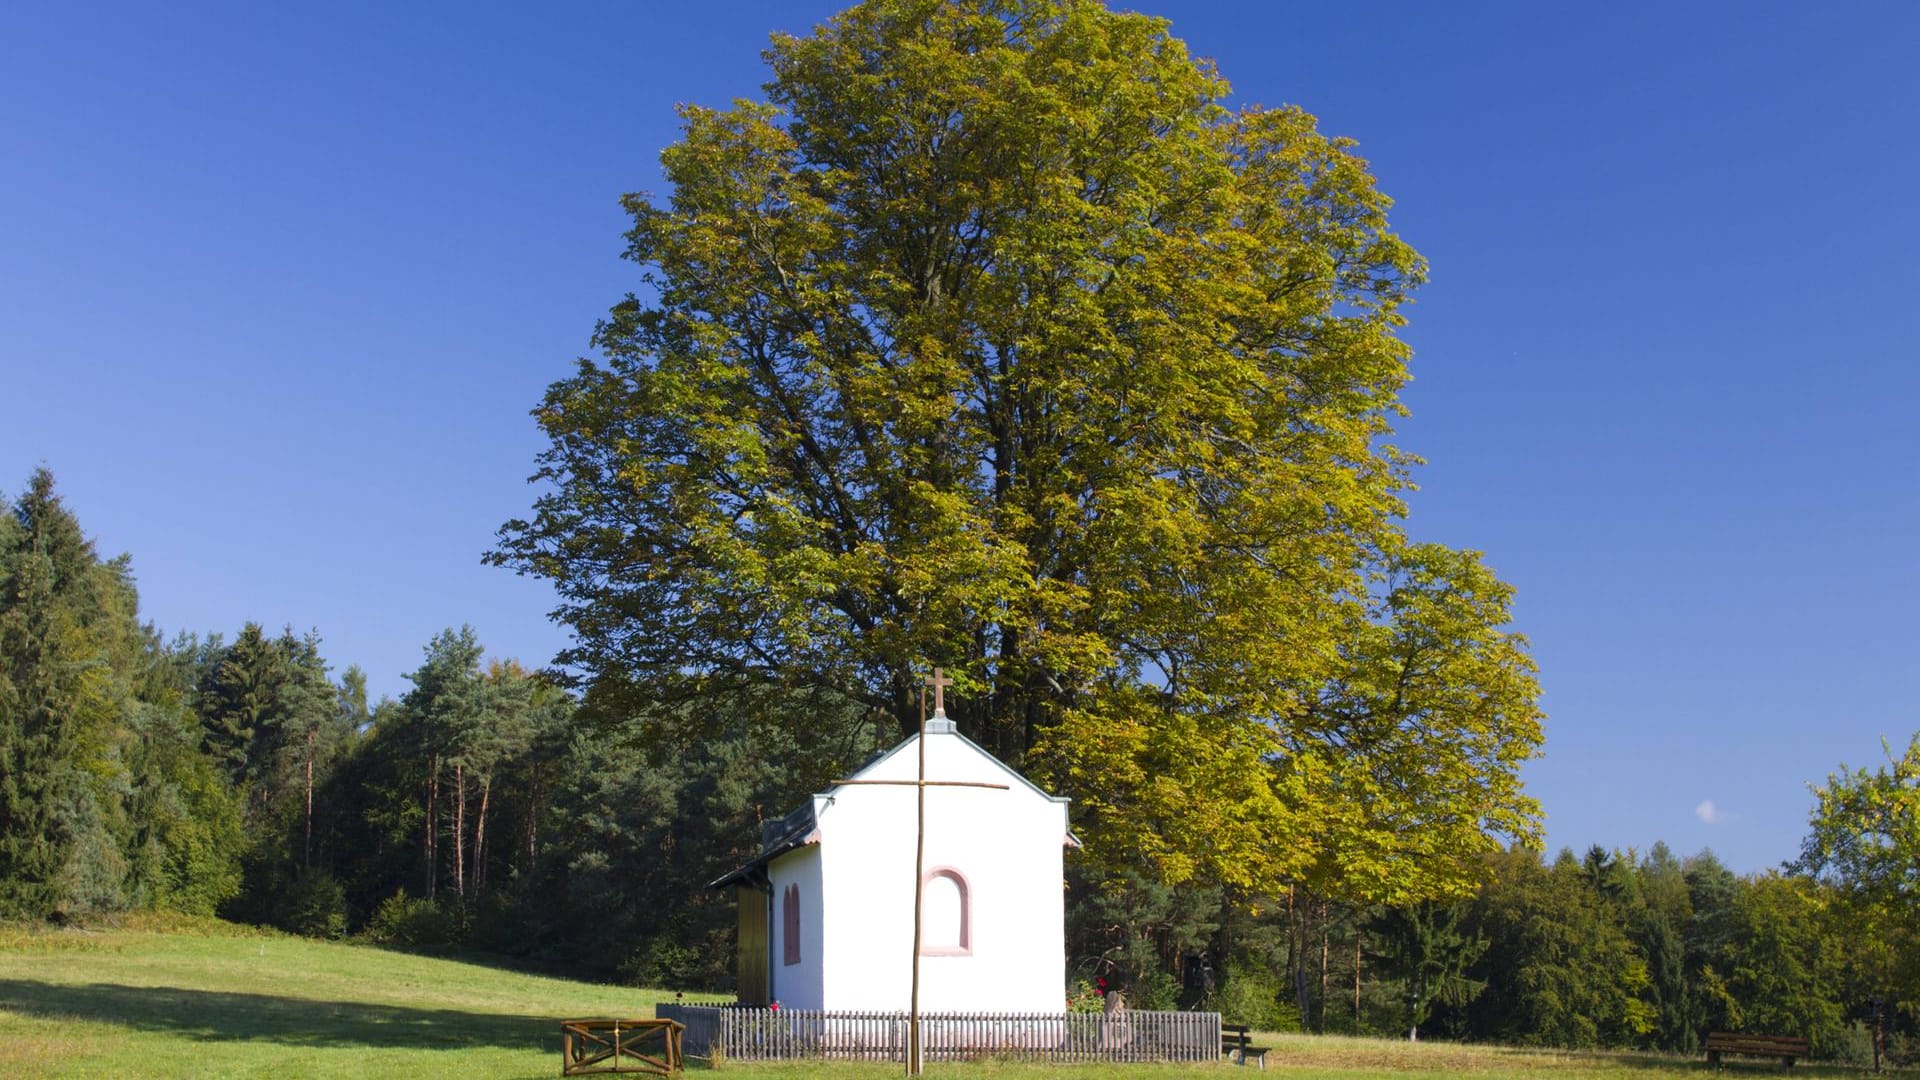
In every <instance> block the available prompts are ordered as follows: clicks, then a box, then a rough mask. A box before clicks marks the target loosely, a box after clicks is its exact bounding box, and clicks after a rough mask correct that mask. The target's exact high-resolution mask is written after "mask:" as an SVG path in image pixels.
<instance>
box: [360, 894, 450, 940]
mask: <svg viewBox="0 0 1920 1080" xmlns="http://www.w3.org/2000/svg"><path fill="white" fill-rule="evenodd" d="M366 934H367V937H369V938H371V939H372V940H374V941H376V942H378V943H380V944H382V945H395V946H399V947H401V948H409V949H419V948H440V947H443V946H447V945H452V944H454V943H455V942H457V941H459V940H460V920H459V919H458V918H457V917H455V916H454V915H453V914H452V913H451V912H449V911H447V910H446V909H445V908H443V907H441V906H440V905H439V904H437V903H435V902H433V901H432V900H427V899H423V898H419V897H412V896H408V895H407V890H405V889H401V890H400V891H399V892H397V893H394V894H393V895H392V896H389V897H387V898H386V899H385V900H382V901H381V902H380V906H379V907H378V908H377V909H375V910H374V913H373V918H372V919H370V920H368V921H367V930H366Z"/></svg>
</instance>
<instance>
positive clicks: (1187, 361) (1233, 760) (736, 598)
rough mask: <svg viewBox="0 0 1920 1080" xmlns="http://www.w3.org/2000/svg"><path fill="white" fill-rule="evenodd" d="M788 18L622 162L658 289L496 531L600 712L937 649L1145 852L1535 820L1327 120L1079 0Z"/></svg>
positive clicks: (1187, 863)
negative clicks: (543, 597) (663, 141)
mask: <svg viewBox="0 0 1920 1080" xmlns="http://www.w3.org/2000/svg"><path fill="white" fill-rule="evenodd" d="M767 58H768V62H769V64H770V65H771V67H772V69H773V77H772V81H771V82H770V83H769V84H768V97H769V99H770V100H769V101H768V102H766V103H749V102H742V103H738V104H736V105H734V106H733V107H731V108H727V109H710V108H698V107H687V108H685V109H684V110H683V116H684V121H685V128H684V136H683V138H682V139H681V140H680V141H679V142H678V143H676V144H675V145H673V146H671V147H669V148H668V149H667V150H666V151H665V153H664V154H663V155H662V162H663V165H664V167H665V171H666V175H667V177H668V180H669V182H670V183H671V186H672V191H671V194H670V196H668V197H666V198H664V199H653V198H649V197H645V196H638V195H636V196H630V197H629V198H628V199H627V201H626V205H627V208H628V210H629V211H630V212H631V213H632V215H633V219H634V227H633V230H632V232H631V233H630V234H629V239H630V249H629V256H630V258H632V259H633V260H634V261H635V262H636V263H638V264H640V265H641V266H642V267H643V268H644V270H645V274H646V278H647V281H648V284H649V288H648V290H647V291H646V294H645V295H646V299H644V300H642V299H639V298H634V299H630V300H629V301H627V302H625V303H623V304H621V305H619V306H618V307H617V308H616V309H615V310H614V311H613V313H612V316H611V318H610V319H609V320H608V322H607V323H606V324H605V325H604V326H603V327H602V329H601V331H600V333H599V334H598V337H597V344H598V346H599V348H600V350H601V355H600V356H599V357H597V358H595V359H592V360H585V361H582V363H581V365H580V368H579V370H578V372H577V373H576V374H575V375H574V376H573V377H572V378H569V379H566V380H563V381H561V382H558V383H555V384H554V385H553V386H552V387H551V389H550V390H549V393H548V395H547V398H546V401H545V403H544V405H543V406H542V407H541V408H540V409H539V410H538V416H539V418H540V421H541V423H542V424H543V425H544V427H545V428H546V431H547V433H548V435H549V436H550V437H551V438H552V440H553V443H552V448H551V449H550V450H549V451H548V452H547V453H546V454H545V455H544V458H543V474H544V476H545V477H546V478H547V479H548V480H550V481H551V482H552V484H553V488H552V491H551V493H550V494H549V495H547V496H546V497H544V498H542V499H541V500H540V502H539V503H538V505H537V507H536V511H537V512H536V514H535V515H534V517H533V520H531V521H525V522H513V523H509V524H508V525H507V527H506V528H505V529H504V530H503V537H504V544H503V548H502V550H501V551H500V552H498V553H497V554H496V556H495V558H496V559H497V560H498V561H499V562H502V563H505V564H508V565H513V566H516V567H519V568H521V569H523V570H527V571H530V572H533V573H537V574H541V575H544V576H548V577H551V578H554V579H555V580H556V582H557V584H558V585H559V587H560V589H561V592H562V595H563V596H564V597H566V602H567V605H568V607H567V610H566V612H565V616H566V618H567V619H568V621H570V622H571V623H572V624H573V627H574V629H575V630H576V633H577V636H578V647H577V649H576V650H575V651H574V652H573V653H571V654H570V655H569V659H570V660H571V661H572V662H574V663H576V664H579V665H580V666H582V667H583V668H585V669H587V670H589V671H591V672H592V673H593V674H594V675H595V679H594V683H593V689H592V691H591V692H590V693H589V695H588V705H589V707H590V708H599V709H604V710H605V711H606V712H607V713H608V714H609V715H617V716H622V717H625V716H631V715H633V714H634V713H635V712H637V711H638V710H639V709H641V708H644V707H646V706H648V705H650V704H651V703H652V702H653V701H655V700H657V699H658V698H659V696H660V695H661V693H662V687H669V686H673V685H675V684H679V683H684V682H686V681H687V680H689V679H692V680H693V681H694V685H693V686H691V687H687V689H688V690H690V691H694V692H698V691H701V690H705V689H709V688H711V686H712V685H715V684H719V685H733V684H736V683H738V682H740V681H748V682H752V681H767V682H778V683H780V684H782V685H788V686H826V687H831V688H835V689H837V690H840V691H842V692H845V693H846V694H848V695H849V696H851V697H854V698H856V699H858V700H861V701H863V702H865V703H867V704H868V705H870V706H873V707H875V708H877V709H880V710H883V711H884V712H885V713H887V714H890V715H891V716H892V718H893V719H894V721H895V722H896V723H904V722H906V721H908V720H909V718H911V717H912V716H913V715H914V712H915V710H914V707H913V694H914V692H915V687H916V685H917V681H918V677H919V676H918V668H919V665H922V664H923V663H939V664H944V665H945V666H946V667H947V668H948V670H949V671H951V672H953V674H954V676H955V678H956V680H957V686H956V688H955V694H954V696H953V697H952V698H950V701H952V702H953V703H954V704H953V705H952V707H951V710H950V711H951V712H952V713H953V715H954V716H955V719H956V720H957V721H958V722H959V723H960V725H961V729H962V730H963V731H964V732H966V733H968V734H969V735H972V736H973V737H975V738H977V739H979V740H980V741H981V742H983V743H985V744H986V745H987V746H989V747H990V748H991V749H993V750H995V751H996V752H997V753H999V754H1001V755H1002V756H1004V757H1006V758H1008V759H1010V760H1011V761H1012V762H1013V763H1014V764H1016V765H1019V766H1021V767H1023V768H1025V769H1027V770H1028V771H1029V772H1030V773H1032V774H1033V775H1035V776H1036V778H1037V779H1039V780H1040V781H1041V782H1042V783H1044V784H1047V785H1049V786H1051V787H1053V788H1055V789H1056V790H1059V791H1060V792H1062V793H1063V794H1066V795H1070V796H1072V797H1073V798H1074V799H1075V800H1076V806H1077V808H1078V813H1079V814H1080V815H1081V817H1080V818H1079V819H1077V820H1076V828H1077V829H1080V830H1081V835H1082V836H1083V837H1084V838H1085V839H1086V841H1087V845H1088V852H1087V857H1088V858H1091V859H1093V860H1095V861H1098V862H1103V863H1107V864H1111V865H1129V866H1139V867H1143V868H1145V869H1147V870H1149V871H1151V872H1152V873H1154V874H1155V875H1157V876H1158V877H1160V878H1161V879H1162V880H1165V881H1168V882H1178V881H1182V880H1187V879H1192V878H1197V879H1200V880H1203V881H1217V882H1222V883H1225V884H1228V885H1232V886H1235V887H1236V888H1238V889H1240V890H1244V891H1248V892H1259V891H1263V890H1272V889H1275V888H1280V887H1283V886H1284V884H1286V883H1288V882H1298V881H1301V880H1310V881H1312V882H1313V883H1314V884H1315V885H1316V886H1317V887H1319V888H1321V889H1323V890H1325V891H1329V892H1343V893H1347V894H1351V895H1354V896H1356V897H1363V898H1367V899H1370V900H1385V901H1399V900H1404V899H1407V898H1417V897H1420V896H1426V895H1434V894H1439V893H1448V892H1453V893H1458V892H1460V891H1462V890H1464V889H1465V888H1466V886H1467V885H1468V883H1469V881H1470V873H1471V870H1470V868H1471V866H1472V862H1471V856H1473V855H1474V854H1475V853H1477V852H1483V851H1487V850H1491V849H1493V848H1494V847H1496V846H1497V844H1496V838H1499V837H1507V838H1515V837H1518V838H1527V837H1531V836H1533V835H1534V834H1535V832H1536V830H1537V815H1538V808H1537V807H1536V806H1535V804H1534V803H1533V802H1532V801H1531V800H1530V799H1528V798H1526V797H1525V796H1524V795H1523V794H1522V793H1521V791H1520V788H1519V782H1518V779H1517V771H1518V767H1519V764H1520V762H1521V761H1522V760H1524V759H1525V758H1527V757H1528V756H1530V755H1531V754H1532V752H1533V751H1534V749H1535V748H1536V747H1537V745H1538V743H1539V741H1540V728H1539V723H1538V721H1539V713H1538V710H1537V709H1536V707H1535V698H1536V697H1537V688H1536V686H1535V683H1534V678H1533V669H1532V665H1531V663H1530V662H1529V661H1528V659H1527V657H1526V655H1525V653H1524V651H1523V648H1522V643H1521V642H1520V640H1519V639H1518V638H1517V637H1515V636H1514V635H1512V634H1510V633H1508V632H1506V631H1505V630H1504V629H1503V624H1504V623H1505V622H1506V619H1507V610H1508V601H1509V592H1510V591H1509V590H1508V588H1507V587H1506V586H1505V585H1504V584H1502V583H1501V582H1499V581H1498V579H1496V578H1495V577H1494V576H1493V575H1492V574H1491V572H1489V571H1488V570H1487V569H1486V568H1485V567H1484V566H1482V565H1481V564H1480V562H1479V561H1478V559H1477V557H1475V556H1473V555H1471V554H1468V553H1462V552H1455V551H1450V550H1446V549H1442V548H1436V547H1427V546H1419V545H1415V544H1412V543H1410V542H1409V541H1408V539H1407V538H1406V536H1405V535H1404V534H1403V533H1402V531H1401V527H1400V522H1399V518H1400V515H1401V513H1402V510H1403V506H1402V502H1401V494H1402V492H1403V491H1404V490H1405V489H1406V487H1407V485H1408V477H1407V470H1408V468H1409V467H1410V465H1411V464H1413V459H1411V458H1410V457H1408V456H1406V455H1404V454H1401V453H1400V452H1398V451H1397V450H1395V449H1393V448H1392V447H1391V446H1390V445H1388V444H1387V443H1386V442H1385V440H1386V439H1387V438H1388V436H1389V435H1390V422H1391V420H1392V419H1393V418H1394V417H1395V416H1397V415H1398V414H1399V412H1400V410H1401V406H1400V402H1399V397H1398V395H1399V391H1400V389H1401V387H1402V385H1403V384H1404V383H1405V381H1406V379H1407V366H1406V365H1407V359H1408V349H1407V347H1406V345H1405V344H1404V343H1403V342H1402V341H1401V340H1400V339H1399V337H1398V336H1397V330H1398V327H1399V326H1400V324H1401V322H1402V316H1401V309H1402V305H1403V303H1404V301H1405V300H1406V298H1407V296H1408V294H1409V292H1410V290H1411V289H1413V288H1414V287H1415V286H1416V285H1418V284H1419V282H1420V281H1421V280H1422V278H1423V277H1424V275H1425V265H1424V263H1423V261H1422V260H1421V258H1420V256H1419V255H1418V254H1417V253H1415V252H1414V251H1413V250H1412V249H1411V248H1410V247H1409V246H1408V245H1407V244H1406V243H1404V242H1403V241H1402V240H1401V239H1400V238H1399V237H1398V236H1397V235H1395V234H1394V232H1393V231H1392V229H1391V228H1390V227H1389V224H1388V221H1387V208H1388V205H1389V200H1388V199H1387V198H1386V197H1385V196H1384V195H1383V194H1381V193H1380V192H1379V191H1378V190H1377V189H1376V187H1375V185H1374V180H1373V177H1372V175H1371V174H1370V173H1369V171H1368V168H1367V165H1366V162H1365V161H1364V160H1362V159H1361V158H1360V157H1359V156H1358V154H1357V153H1356V150H1355V146H1354V144H1353V143H1352V142H1351V141H1349V140H1346V139H1341V138H1335V137H1331V136H1328V135H1326V134H1324V133H1322V132H1321V131H1320V130H1319V129H1318V127H1317V125H1316V122H1315V120H1314V118H1313V117H1312V116H1310V115H1308V114H1307V113H1305V112H1303V111H1301V110H1299V109H1295V108H1277V109H1263V108H1255V107H1249V108H1245V109H1241V110H1237V111H1236V110H1232V109H1229V108H1227V107H1226V106H1225V105H1224V104H1223V102H1224V101H1225V99H1226V96H1227V93H1228V87H1227V84H1226V82H1225V81H1224V80H1222V79H1221V78H1220V77H1219V75H1218V74H1216V73H1215V72H1214V71H1213V69H1212V68H1211V66H1210V65H1208V64H1205V63H1203V62H1199V61H1196V60H1195V59H1193V58H1192V57H1190V56H1189V55H1188V54H1187V51H1186V48H1185V46H1184V45H1183V44H1182V43H1181V42H1180V41H1179V39H1177V38H1175V37H1173V36H1172V34H1171V32H1170V30H1169V26H1168V24H1167V23H1166V22H1165V21H1164V20H1160V19H1155V18H1150V17H1147V16H1142V15H1136V14H1128V13H1122V12H1114V11H1109V10H1107V9H1106V8H1105V7H1103V6H1101V5H1099V4H1095V3H1090V2H1082V0H1021V2H1016V3H1012V4H1006V3H998V2H994V3H987V2H983V0H971V2H959V3H934V2H930V0H872V2H869V3H864V4H861V5H859V6H858V7H855V8H853V9H852V10H850V11H848V12H846V13H844V14H842V15H840V16H838V17H836V18H835V19H833V20H832V21H831V22H830V23H828V24H827V25H826V26H824V27H822V28H821V29H820V30H818V31H817V32H815V33H814V34H812V35H810V36H807V37H791V36H785V35H778V36H776V37H775V39H774V41H773V45H772V47H771V48H770V49H769V50H768V52H767ZM668 722H669V723H670V722H671V721H668ZM695 722H697V718H696V721H695ZM796 722H799V723H805V722H806V720H805V718H803V717H801V718H796ZM822 779H823V780H824V779H827V778H826V777H822ZM1278 837H1285V838H1286V841H1285V842H1284V843H1281V842H1276V838H1278Z"/></svg>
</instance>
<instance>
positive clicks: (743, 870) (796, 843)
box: [707, 712, 1080, 889]
mask: <svg viewBox="0 0 1920 1080" xmlns="http://www.w3.org/2000/svg"><path fill="white" fill-rule="evenodd" d="M927 734H929V735H951V736H953V737H954V738H956V739H959V740H960V741H961V742H963V743H965V744H967V745H968V746H970V747H972V748H973V749H974V750H975V751H976V752H978V753H979V755H980V756H981V757H983V758H986V759H987V760H988V761H991V762H993V763H994V764H995V765H998V766H999V767H1000V770H1001V771H1002V772H1004V773H1006V774H1007V776H1009V777H1011V778H1012V779H1013V780H1014V781H1016V782H1017V783H1018V785H1019V786H1020V787H1022V788H1025V789H1027V790H1028V791H1031V792H1033V793H1034V794H1036V795H1038V796H1040V797H1041V798H1043V799H1046V800H1048V801H1049V802H1059V803H1064V802H1071V801H1073V800H1071V799H1069V798H1067V797H1066V796H1064V795H1050V794H1048V793H1047V792H1046V791H1045V790H1044V789H1042V788H1041V787H1040V785H1038V784H1036V783H1034V782H1033V781H1031V780H1029V779H1027V778H1026V777H1024V776H1021V775H1020V774H1019V773H1018V772H1017V771H1015V770H1014V769H1013V768H1012V767H1011V766H1009V765H1008V764H1007V763H1006V762H1004V761H1001V760H1000V759H999V758H997V757H994V756H993V755H992V754H990V753H988V752H987V750H986V748H985V747H983V746H981V745H980V744H979V743H976V742H974V741H973V740H972V739H969V738H967V737H966V736H965V735H962V734H960V732H959V731H958V730H956V729H955V727H954V724H953V721H951V720H949V719H947V717H946V714H945V713H944V712H938V713H935V714H934V715H933V717H932V718H931V719H929V720H928V721H927ZM919 737H920V736H919V734H918V733H915V734H912V735H909V736H907V737H906V738H905V739H902V740H901V741H900V742H899V743H898V744H896V745H895V746H894V747H893V749H891V750H887V751H885V752H883V753H878V754H874V755H873V756H872V757H869V758H868V759H867V761H866V763H865V764H863V765H861V766H860V768H859V770H858V771H856V772H855V773H854V774H853V775H852V776H850V777H848V778H847V779H849V780H858V779H860V778H861V777H863V776H864V775H865V774H867V773H868V772H871V771H872V770H873V769H875V768H877V767H878V766H879V765H880V763H881V762H883V761H886V760H887V759H888V758H891V757H893V756H894V755H895V754H898V753H900V752H901V751H902V750H905V749H907V748H908V747H910V746H912V745H913V744H914V740H916V739H918V738H919ZM838 786H839V785H838V784H835V785H834V787H830V788H828V789H827V790H826V792H823V793H822V795H831V794H832V793H833V790H834V788H835V787H838ZM820 797H822V796H820V795H817V796H814V798H810V799H808V800H807V801H806V802H804V803H802V804H801V805H800V806H799V808H797V809H795V810H794V811H793V812H792V813H790V814H788V815H787V816H786V817H783V818H780V819H778V820H777V821H768V822H765V823H763V824H762V825H761V826H760V851H759V853H758V854H756V855H754V857H753V858H751V859H748V860H747V861H746V862H745V863H744V864H742V865H741V866H739V867H737V868H736V869H734V870H731V871H729V872H728V873H726V874H723V875H721V876H720V877H718V878H715V879H714V880H713V881H712V882H710V883H709V884H708V885H707V888H709V889H723V888H725V887H727V886H728V885H732V884H735V883H737V882H743V881H744V882H751V881H752V880H753V878H754V876H755V875H756V874H757V873H758V872H759V871H760V870H761V868H762V867H764V866H766V865H767V864H768V863H770V862H772V861H773V860H775V859H777V858H779V857H780V856H782V855H785V854H786V853H787V852H789V851H792V850H793V849H794V848H797V847H803V846H805V845H807V844H811V843H817V842H818V841H819V839H820V834H819V831H818V826H819V821H818V819H817V818H816V817H815V816H814V800H815V799H818V798H820ZM1066 842H1067V844H1068V845H1069V846H1072V847H1079V846H1080V841H1079V838H1078V837H1075V836H1074V835H1073V834H1072V833H1071V832H1069V833H1068V834H1067V836H1066Z"/></svg>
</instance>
